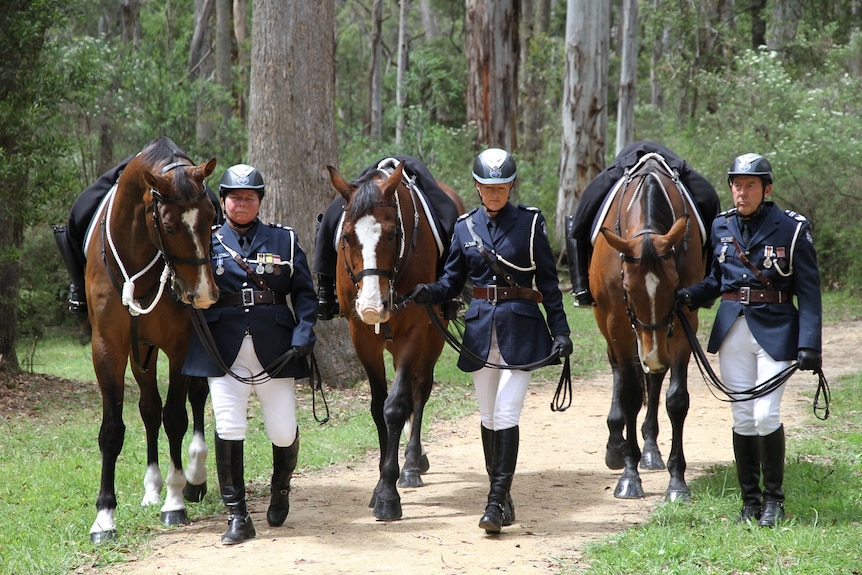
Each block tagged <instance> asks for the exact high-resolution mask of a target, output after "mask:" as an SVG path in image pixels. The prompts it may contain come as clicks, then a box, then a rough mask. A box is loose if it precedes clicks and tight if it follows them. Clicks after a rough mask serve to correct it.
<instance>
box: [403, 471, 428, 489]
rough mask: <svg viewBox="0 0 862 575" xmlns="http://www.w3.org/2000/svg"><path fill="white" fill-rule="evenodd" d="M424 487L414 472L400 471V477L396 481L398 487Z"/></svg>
mask: <svg viewBox="0 0 862 575" xmlns="http://www.w3.org/2000/svg"><path fill="white" fill-rule="evenodd" d="M423 485H425V484H424V483H423V482H422V477H421V476H420V475H419V473H418V472H416V471H406V470H402V471H401V477H400V478H399V479H398V487H422V486H423Z"/></svg>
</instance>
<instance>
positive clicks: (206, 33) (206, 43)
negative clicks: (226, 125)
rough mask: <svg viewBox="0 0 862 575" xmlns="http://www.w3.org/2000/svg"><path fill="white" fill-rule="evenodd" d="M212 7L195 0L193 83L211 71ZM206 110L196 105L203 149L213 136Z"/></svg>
mask: <svg viewBox="0 0 862 575" xmlns="http://www.w3.org/2000/svg"><path fill="white" fill-rule="evenodd" d="M214 7H215V0H195V30H194V33H193V34H192V42H191V45H190V46H189V61H188V65H187V67H188V74H189V80H190V81H191V82H193V83H194V82H198V81H201V80H203V79H205V78H208V77H209V74H210V73H211V72H212V69H213V65H212V61H213V59H212V57H211V50H210V38H211V35H210V19H211V17H212V13H213V8H214ZM207 108H208V106H206V105H205V104H203V103H202V102H198V103H197V104H196V109H197V121H196V122H195V138H196V140H197V143H198V144H199V145H201V146H203V147H207V146H208V145H209V143H210V142H211V141H212V139H213V136H214V135H215V129H214V127H213V122H212V118H211V117H210V115H209V114H208V111H207ZM99 173H102V172H99Z"/></svg>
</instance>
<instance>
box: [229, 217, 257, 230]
mask: <svg viewBox="0 0 862 575" xmlns="http://www.w3.org/2000/svg"><path fill="white" fill-rule="evenodd" d="M225 218H227V221H229V222H230V227H232V228H233V229H235V230H247V229H248V228H250V227H251V226H253V225H254V222H255V220H257V218H255V219H254V220H252V221H250V222H248V223H247V224H239V223H237V222H236V220H234V219H233V218H231V217H230V216H228V215H227V214H225Z"/></svg>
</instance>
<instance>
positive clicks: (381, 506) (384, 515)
mask: <svg viewBox="0 0 862 575" xmlns="http://www.w3.org/2000/svg"><path fill="white" fill-rule="evenodd" d="M374 518H375V519H377V520H378V521H397V520H398V519H401V500H400V499H391V500H389V501H384V500H383V499H380V498H378V499H377V504H376V505H375V506H374Z"/></svg>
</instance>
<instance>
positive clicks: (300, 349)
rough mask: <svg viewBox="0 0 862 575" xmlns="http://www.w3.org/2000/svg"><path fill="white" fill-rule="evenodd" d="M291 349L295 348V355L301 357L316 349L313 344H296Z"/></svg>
mask: <svg viewBox="0 0 862 575" xmlns="http://www.w3.org/2000/svg"><path fill="white" fill-rule="evenodd" d="M290 349H291V350H293V353H294V357H297V358H299V357H305V356H306V355H308V354H309V353H311V351H312V350H313V349H314V346H313V345H295V346H293V347H292V348H290Z"/></svg>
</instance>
